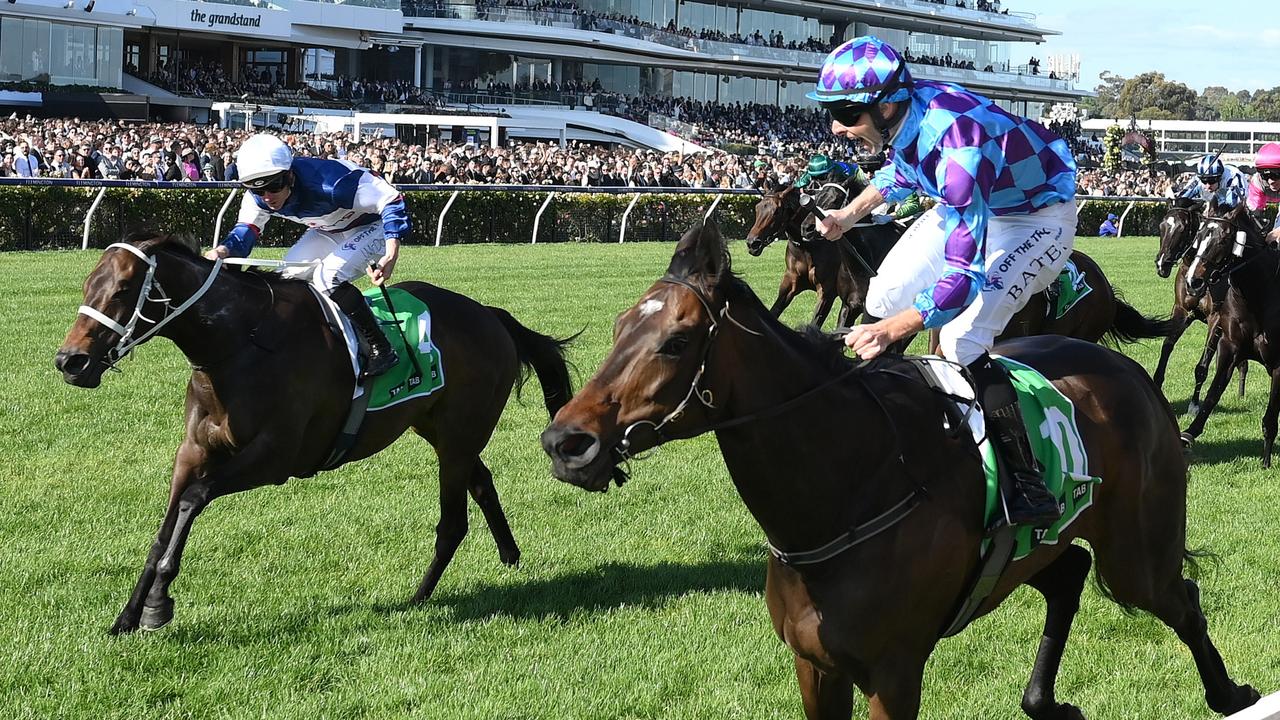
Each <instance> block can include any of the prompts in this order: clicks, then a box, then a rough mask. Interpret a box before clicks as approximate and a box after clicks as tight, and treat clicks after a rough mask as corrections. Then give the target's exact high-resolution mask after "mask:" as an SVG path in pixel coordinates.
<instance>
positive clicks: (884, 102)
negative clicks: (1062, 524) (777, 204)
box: [808, 36, 1076, 527]
mask: <svg viewBox="0 0 1280 720" xmlns="http://www.w3.org/2000/svg"><path fill="white" fill-rule="evenodd" d="M808 97H809V98H810V99H812V100H816V101H818V102H819V103H821V104H822V106H823V107H824V108H825V109H826V110H827V111H828V113H829V114H830V116H831V130H832V132H833V133H834V134H836V135H838V136H841V137H844V138H846V139H849V140H854V141H860V142H861V143H863V144H864V145H865V146H866V149H867V150H868V151H870V152H879V151H880V150H882V149H883V150H885V151H886V162H885V164H884V166H883V167H881V168H880V169H879V170H877V171H876V173H875V174H874V175H873V176H872V181H871V185H870V186H868V187H867V188H866V189H865V190H863V191H862V193H860V194H859V195H858V196H857V197H856V198H854V199H853V200H852V201H851V202H849V203H848V204H847V205H846V206H845V207H844V208H842V209H840V210H836V211H834V212H832V213H831V214H830V216H829V217H828V218H826V219H824V220H821V221H820V222H819V230H820V231H821V232H822V233H823V234H824V235H825V236H827V237H828V238H830V239H835V238H837V237H840V236H841V235H842V234H843V233H844V231H845V230H846V229H847V228H849V227H852V226H853V225H854V224H855V223H857V222H858V221H859V220H860V219H861V218H862V217H864V216H866V215H867V214H868V213H870V212H871V211H872V209H873V208H875V207H877V206H879V205H880V204H881V203H883V202H885V201H886V200H903V199H905V198H906V197H908V196H909V195H910V194H911V193H913V192H919V193H920V194H922V195H925V196H928V197H931V198H934V199H935V200H936V201H937V205H936V206H935V207H934V208H933V209H932V210H930V211H928V212H926V213H925V214H924V215H923V216H921V218H920V219H919V220H917V221H916V222H915V224H913V225H912V226H911V228H910V229H909V230H908V231H907V232H906V234H905V235H903V237H902V240H901V241H900V242H899V243H898V245H897V246H896V247H895V248H894V249H893V251H892V252H890V253H889V256H888V257H887V258H885V261H884V263H883V264H882V265H881V267H880V271H879V275H878V276H877V277H876V278H873V279H872V281H871V286H870V290H869V292H868V298H867V312H868V314H870V315H874V316H877V317H880V318H884V319H883V320H880V321H878V322H873V323H869V324H863V325H859V326H857V327H855V328H854V329H853V330H852V331H851V332H850V333H849V334H848V336H847V337H846V344H847V345H848V346H849V347H851V348H852V349H853V350H854V351H855V352H856V353H858V355H860V356H861V357H862V358H864V359H870V358H873V357H875V356H876V355H878V354H880V353H881V352H883V351H884V350H885V349H887V348H889V347H890V346H892V345H893V344H894V343H897V342H898V341H900V340H903V339H904V338H907V337H910V336H911V335H914V334H915V333H917V332H919V331H921V330H924V329H926V328H941V332H940V344H941V348H942V352H943V354H944V355H946V356H947V358H948V359H950V360H952V361H955V362H959V363H961V364H963V365H966V366H968V367H969V370H970V372H971V373H972V374H973V377H974V380H975V382H976V384H977V386H978V397H979V399H980V401H981V403H982V406H983V408H984V412H985V414H986V416H987V418H988V424H989V426H991V428H992V429H993V430H994V432H993V435H994V437H995V438H996V440H997V443H996V445H997V447H998V448H999V449H1000V455H1001V459H1002V460H1003V462H1004V463H1005V466H1006V468H1007V469H1008V471H1009V472H1008V475H1009V476H1010V477H1011V478H1012V487H1011V498H1010V504H1009V520H1010V521H1011V522H1015V523H1026V524H1030V525H1034V526H1038V527H1043V526H1045V525H1047V524H1050V523H1052V522H1053V521H1054V520H1056V519H1057V517H1058V516H1059V514H1060V511H1059V508H1058V505H1057V503H1056V502H1054V500H1053V498H1052V497H1050V495H1049V493H1048V492H1047V491H1046V490H1045V488H1044V481H1043V478H1042V477H1041V474H1040V470H1039V468H1038V467H1037V464H1036V461H1035V458H1034V457H1033V456H1032V454H1031V451H1030V446H1029V444H1028V440H1027V437H1026V431H1025V429H1024V428H1023V427H1022V422H1021V420H1020V415H1019V411H1018V401H1017V396H1016V395H1015V394H1014V391H1013V387H1012V385H1010V383H1009V379H1008V377H1007V376H1006V375H1005V372H1004V371H1003V370H1002V369H1000V367H999V366H997V365H995V364H994V363H993V362H992V361H991V359H990V356H989V355H988V351H989V350H990V349H991V347H992V345H993V344H994V342H995V338H996V337H997V336H998V335H1000V333H1002V332H1003V331H1004V329H1005V326H1006V325H1007V324H1008V323H1009V320H1010V318H1012V317H1013V315H1014V313H1016V312H1017V311H1018V310H1020V309H1021V308H1022V307H1023V306H1024V305H1026V303H1027V301H1028V300H1029V299H1030V297H1031V296H1032V295H1034V294H1035V293H1038V292H1040V291H1042V290H1044V289H1045V288H1046V287H1048V286H1049V284H1050V283H1052V282H1053V281H1054V280H1055V279H1056V278H1057V276H1058V274H1059V273H1060V272H1061V270H1062V268H1063V266H1064V265H1065V264H1066V262H1067V259H1068V258H1069V257H1070V255H1071V249H1072V246H1073V244H1074V240H1075V225H1076V210H1075V203H1074V194H1075V176H1076V165H1075V160H1074V159H1073V158H1072V156H1071V151H1070V148H1069V147H1068V146H1067V143H1066V141H1065V140H1063V139H1062V138H1060V137H1058V136H1057V135H1055V134H1054V133H1052V132H1050V131H1049V130H1047V129H1046V128H1044V127H1043V126H1041V125H1039V124H1037V123H1035V122H1033V121H1031V120H1028V119H1026V118H1022V117H1018V116H1015V115H1011V114H1009V113H1008V112H1005V111H1004V110H1003V109H1001V108H1000V107H998V106H997V105H995V104H994V103H992V102H991V101H990V100H988V99H987V98H985V97H982V96H980V95H976V94H974V93H971V92H969V91H967V90H965V89H964V88H961V87H959V86H957V85H953V84H950V83H940V82H923V81H916V80H915V79H913V78H912V76H911V73H910V71H909V70H908V69H907V65H906V63H905V62H904V61H903V59H902V58H901V57H900V56H899V54H898V52H897V51H896V50H895V49H894V48H892V47H890V46H889V45H888V44H887V43H885V42H883V41H881V40H879V39H878V38H875V37H870V36H867V37H860V38H855V39H854V40H851V41H849V42H846V43H844V44H843V45H841V46H840V47H838V48H836V49H835V50H834V51H832V53H831V54H830V55H829V56H828V57H827V60H826V62H825V63H824V64H823V66H822V70H821V72H820V74H819V77H818V81H817V85H816V87H815V89H814V90H813V91H812V92H810V93H809V94H808ZM938 258H940V259H941V266H940V267H939V266H938V263H936V262H934V261H935V259H938ZM1011 278H1012V279H1015V280H1016V281H1015V282H1010V279H1011ZM992 281H998V284H1000V285H1002V286H1003V287H1001V288H996V287H995V285H996V284H997V283H996V282H992ZM997 290H998V291H997Z"/></svg>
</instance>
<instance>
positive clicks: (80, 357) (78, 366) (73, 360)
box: [53, 353, 89, 375]
mask: <svg viewBox="0 0 1280 720" xmlns="http://www.w3.org/2000/svg"><path fill="white" fill-rule="evenodd" d="M53 366H54V367H56V368H57V369H59V370H61V371H62V372H64V373H68V374H71V375H79V374H80V373H82V372H84V371H85V370H87V369H88V368H89V356H88V355H86V354H84V353H58V354H57V355H55V356H54V358H53Z"/></svg>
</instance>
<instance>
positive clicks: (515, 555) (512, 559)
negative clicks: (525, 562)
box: [498, 549, 520, 567]
mask: <svg viewBox="0 0 1280 720" xmlns="http://www.w3.org/2000/svg"><path fill="white" fill-rule="evenodd" d="M498 559H499V560H501V561H502V564H503V565H510V566H512V567H518V566H519V565H520V550H518V549H517V550H516V551H515V552H504V551H502V550H499V551H498Z"/></svg>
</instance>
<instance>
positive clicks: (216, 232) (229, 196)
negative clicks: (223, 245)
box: [213, 190, 240, 247]
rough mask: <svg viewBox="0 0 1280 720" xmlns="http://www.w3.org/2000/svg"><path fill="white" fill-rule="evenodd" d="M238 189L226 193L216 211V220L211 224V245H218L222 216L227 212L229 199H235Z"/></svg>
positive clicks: (220, 235)
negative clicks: (220, 207) (220, 206)
mask: <svg viewBox="0 0 1280 720" xmlns="http://www.w3.org/2000/svg"><path fill="white" fill-rule="evenodd" d="M238 192H240V191H239V190H232V191H231V192H230V193H228V194H227V199H226V200H225V201H223V203H222V209H221V210H219V211H218V221H217V222H216V223H214V225H213V247H218V238H220V237H222V218H223V216H224V215H226V214H227V208H229V207H231V201H232V200H233V199H235V196H236V193H238Z"/></svg>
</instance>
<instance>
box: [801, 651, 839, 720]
mask: <svg viewBox="0 0 1280 720" xmlns="http://www.w3.org/2000/svg"><path fill="white" fill-rule="evenodd" d="M795 661H796V680H798V681H799V682H800V699H801V700H802V701H803V702H804V716H805V717H806V718H807V719H808V720H850V718H852V717H853V681H852V680H850V679H849V678H848V677H845V676H843V675H831V674H829V673H825V672H823V671H821V670H819V669H818V668H816V667H814V665H813V663H811V662H809V661H808V660H805V659H804V658H802V657H800V656H799V655H796V656H795Z"/></svg>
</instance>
